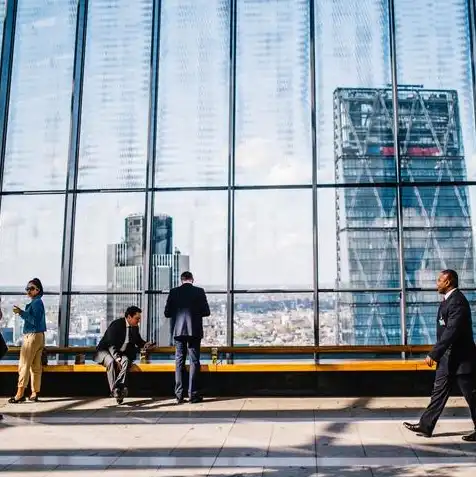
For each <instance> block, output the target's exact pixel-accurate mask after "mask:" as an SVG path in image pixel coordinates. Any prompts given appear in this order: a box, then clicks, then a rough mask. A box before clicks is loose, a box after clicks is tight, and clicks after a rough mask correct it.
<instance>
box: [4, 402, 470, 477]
mask: <svg viewBox="0 0 476 477" xmlns="http://www.w3.org/2000/svg"><path fill="white" fill-rule="evenodd" d="M427 402H428V400H427V399H423V398H409V399H404V398H397V399H380V398H346V399H327V398H325V399H318V398H309V399H308V398H272V399H269V398H250V399H226V400H209V401H205V402H204V403H202V404H199V405H197V406H194V405H189V404H187V405H184V406H173V405H171V404H172V401H171V400H170V399H169V400H165V399H135V398H128V399H126V403H125V405H123V406H116V405H114V403H112V402H111V399H85V400H82V399H73V400H71V399H67V398H61V399H51V400H49V399H45V400H44V401H43V402H40V403H37V404H35V405H31V404H27V405H16V406H13V405H9V404H7V403H6V400H5V399H0V408H1V412H2V413H3V414H4V415H5V419H4V421H2V423H1V424H0V432H1V435H0V438H1V441H0V442H1V445H0V471H1V472H2V475H5V476H14V475H22V476H23V477H31V476H35V477H39V476H49V477H51V476H55V477H61V476H69V477H74V476H80V475H88V476H96V475H97V476H99V475H101V476H103V477H104V476H114V477H116V476H117V477H119V476H121V477H128V476H129V475H130V476H132V475H134V477H146V476H162V477H181V476H184V477H185V476H194V477H201V476H204V477H205V476H215V477H227V476H235V477H239V476H249V477H258V476H259V477H281V476H283V477H311V476H312V477H317V476H323V477H337V476H339V477H345V476H352V477H361V476H362V477H370V476H372V477H387V476H388V477H390V476H392V477H393V476H395V477H416V476H420V475H421V476H432V477H450V476H451V477H459V476H461V477H466V476H469V475H476V473H475V472H476V470H475V469H476V446H475V445H474V444H471V443H465V442H463V441H462V440H461V436H462V435H463V434H464V433H465V432H467V431H469V430H470V429H471V425H470V422H469V419H468V413H467V409H466V407H465V403H464V401H463V400H462V399H460V398H452V399H451V400H450V403H449V405H448V409H447V410H446V412H445V415H444V417H443V418H442V419H441V421H440V422H439V424H438V426H437V428H436V430H435V435H434V438H432V439H424V438H422V437H419V436H417V435H415V434H413V433H411V432H409V431H407V430H406V429H404V428H403V426H402V421H403V420H412V419H418V416H419V414H420V413H421V411H422V409H423V408H424V406H425V405H426V404H427Z"/></svg>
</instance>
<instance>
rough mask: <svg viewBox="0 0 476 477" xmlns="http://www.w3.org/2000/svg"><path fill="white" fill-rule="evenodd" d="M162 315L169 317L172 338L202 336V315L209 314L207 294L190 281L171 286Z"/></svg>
mask: <svg viewBox="0 0 476 477" xmlns="http://www.w3.org/2000/svg"><path fill="white" fill-rule="evenodd" d="M164 315H165V316H166V318H171V319H172V322H171V334H172V336H173V337H174V338H184V337H189V338H198V339H202V338H203V317H204V316H210V308H209V306H208V301H207V296H206V295H205V291H204V290H203V288H199V287H196V286H194V285H192V284H191V283H184V284H183V285H181V286H179V287H177V288H172V290H170V293H169V296H168V297H167V303H166V305H165V310H164Z"/></svg>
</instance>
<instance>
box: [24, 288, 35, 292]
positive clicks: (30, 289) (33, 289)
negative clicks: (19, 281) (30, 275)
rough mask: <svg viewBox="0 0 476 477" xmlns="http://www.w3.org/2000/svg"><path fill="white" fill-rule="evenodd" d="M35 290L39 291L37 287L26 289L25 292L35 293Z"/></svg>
mask: <svg viewBox="0 0 476 477" xmlns="http://www.w3.org/2000/svg"><path fill="white" fill-rule="evenodd" d="M35 290H38V288H36V287H26V288H25V291H27V292H30V291H35Z"/></svg>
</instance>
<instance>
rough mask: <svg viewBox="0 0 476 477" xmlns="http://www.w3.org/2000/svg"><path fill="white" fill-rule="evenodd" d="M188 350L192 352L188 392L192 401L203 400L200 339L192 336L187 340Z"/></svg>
mask: <svg viewBox="0 0 476 477" xmlns="http://www.w3.org/2000/svg"><path fill="white" fill-rule="evenodd" d="M187 345H188V351H189V353H190V376H189V385H188V394H189V396H190V401H195V402H197V401H199V400H201V398H200V395H199V382H200V340H199V339H195V338H190V339H189V340H188V342H187Z"/></svg>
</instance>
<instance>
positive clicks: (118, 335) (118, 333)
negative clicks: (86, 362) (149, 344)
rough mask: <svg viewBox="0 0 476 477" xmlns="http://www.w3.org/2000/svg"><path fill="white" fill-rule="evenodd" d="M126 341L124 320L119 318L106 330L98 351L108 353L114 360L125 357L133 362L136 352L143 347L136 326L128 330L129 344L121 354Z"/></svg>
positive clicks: (142, 341)
mask: <svg viewBox="0 0 476 477" xmlns="http://www.w3.org/2000/svg"><path fill="white" fill-rule="evenodd" d="M125 339H126V319H125V318H119V319H117V320H114V321H113V322H112V323H111V324H110V325H109V326H108V328H107V330H106V333H104V336H103V337H102V339H101V341H100V342H99V344H98V346H97V350H98V351H109V353H111V355H112V356H113V358H114V359H117V358H119V357H121V356H122V355H126V356H127V357H128V358H129V360H130V361H134V359H136V356H137V351H138V350H139V349H140V348H142V347H143V346H144V345H145V340H143V339H142V337H141V335H140V333H139V327H138V326H131V327H130V328H129V343H128V344H127V347H126V350H125V351H124V352H121V347H122V345H123V344H124V341H125Z"/></svg>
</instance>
